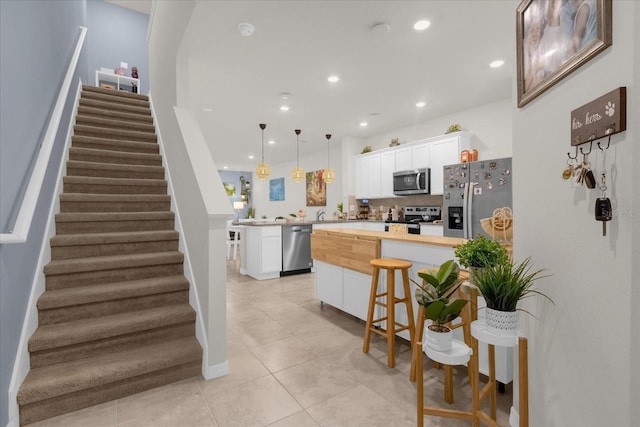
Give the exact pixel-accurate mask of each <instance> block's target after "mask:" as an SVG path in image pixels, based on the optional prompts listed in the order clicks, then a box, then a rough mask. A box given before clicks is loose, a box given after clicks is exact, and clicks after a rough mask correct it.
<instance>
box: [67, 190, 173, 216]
mask: <svg viewBox="0 0 640 427" xmlns="http://www.w3.org/2000/svg"><path fill="white" fill-rule="evenodd" d="M170 208H171V196H169V195H166V194H81V193H62V194H60V212H61V213H65V212H152V211H168V210H169V209H170Z"/></svg>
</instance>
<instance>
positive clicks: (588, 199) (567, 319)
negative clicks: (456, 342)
mask: <svg viewBox="0 0 640 427" xmlns="http://www.w3.org/2000/svg"><path fill="white" fill-rule="evenodd" d="M639 25H640V4H639V3H636V2H633V1H614V2H613V46H612V47H610V48H609V49H607V50H606V51H605V52H603V53H601V54H600V55H598V56H597V57H596V58H594V59H592V60H591V61H589V62H588V63H587V64H585V65H583V66H582V67H581V68H579V69H578V70H577V71H575V72H574V73H572V74H571V75H570V76H568V77H566V78H565V79H564V80H562V81H561V82H559V83H558V84H556V85H555V86H554V87H552V88H551V89H550V90H549V91H548V92H547V93H545V94H543V95H541V96H540V97H538V98H536V99H535V100H534V101H533V102H531V103H530V104H528V105H527V106H525V107H524V108H521V109H517V108H516V107H515V100H514V101H513V118H514V121H513V161H514V170H515V171H516V172H517V173H516V174H514V218H515V221H514V224H515V232H514V242H515V243H514V256H515V258H516V259H523V258H525V257H527V256H532V259H533V261H534V263H535V267H537V268H545V269H547V273H549V274H551V277H549V278H547V279H544V280H540V281H539V282H538V286H539V288H540V289H541V290H542V291H543V292H545V293H547V294H548V295H549V296H550V297H551V298H552V299H553V300H554V301H555V305H550V304H547V303H545V302H544V300H543V299H541V298H532V299H529V300H527V304H525V308H526V309H527V310H529V311H530V312H532V313H534V314H536V315H537V317H538V318H539V320H536V319H534V318H532V317H530V316H523V317H524V322H523V323H524V332H525V335H526V336H527V337H528V339H529V369H530V371H529V372H530V376H529V382H530V386H529V397H530V409H529V413H530V421H531V423H530V425H531V426H545V427H553V426H586V427H590V426H593V427H597V426H631V425H637V423H638V406H639V405H638V402H639V398H638V397H639V393H638V387H639V385H638V367H637V363H633V362H634V361H635V362H637V361H638V340H639V339H640V333H638V329H637V325H638V324H639V323H638V315H637V311H638V300H639V296H638V293H639V288H640V286H639V283H638V277H640V276H639V275H638V259H639V256H638V255H639V254H638V247H639V246H638V242H639V240H638V229H639V228H640V224H639V222H640V210H639V209H638V199H639V191H638V187H637V184H638V183H640V179H639V173H638V171H637V170H638V167H637V162H634V159H638V158H639V157H638V156H639V155H640V141H639V140H638V139H639V135H640V129H639V124H638V120H637V119H638V117H639V116H640V103H639V100H638V91H639V90H640V85H639V82H640V75H639V74H640V73H639V70H638V55H640V54H639V51H638V48H639V46H638V40H639V39H640V38H639V37H638V31H637V30H634V27H636V28H637V27H638V26H639ZM634 65H635V69H634ZM514 75H515V67H514ZM515 83H516V82H515V79H514V86H513V87H514V91H515ZM619 86H626V87H627V93H628V98H627V108H628V110H627V111H628V112H627V120H628V122H627V126H628V129H627V131H626V132H624V133H621V134H618V135H615V136H614V137H613V138H612V144H611V148H610V149H609V150H608V152H607V153H606V159H603V155H602V153H600V152H598V151H599V150H598V149H597V148H595V151H596V153H594V154H596V155H592V156H591V157H590V160H591V162H592V164H593V165H594V167H595V168H596V171H597V173H598V176H599V173H600V172H601V171H602V164H603V162H604V164H605V165H606V170H607V173H608V178H609V181H608V185H609V191H608V195H609V197H611V201H612V203H613V209H614V219H613V221H611V222H610V223H609V226H608V232H607V237H603V236H602V228H601V224H600V223H597V222H596V221H595V220H594V204H595V200H596V198H597V197H598V196H599V195H600V192H599V191H598V190H597V189H594V190H588V189H586V188H584V187H581V186H577V185H575V184H572V183H570V182H565V181H563V180H562V179H561V172H562V170H563V169H564V167H565V165H566V163H565V162H566V159H567V151H570V148H571V147H570V127H569V123H570V113H571V111H572V110H574V109H576V108H578V107H580V106H581V105H584V104H586V103H587V102H590V101H591V100H593V99H595V98H597V97H599V96H601V95H603V94H605V93H607V92H609V91H611V90H613V89H615V88H617V87H619ZM585 148H586V149H588V146H587V147H585ZM632 236H633V237H632ZM634 239H635V240H634ZM632 257H634V258H632ZM633 259H635V261H632V260H633ZM633 264H635V266H634V265H633ZM634 303H635V304H634ZM632 313H633V314H632ZM632 320H635V322H634V321H632ZM632 349H633V350H632ZM632 351H633V352H632ZM632 356H633V357H632ZM632 414H634V416H633V417H632ZM632 420H633V421H632Z"/></svg>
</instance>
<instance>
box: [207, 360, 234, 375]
mask: <svg viewBox="0 0 640 427" xmlns="http://www.w3.org/2000/svg"><path fill="white" fill-rule="evenodd" d="M225 375H229V362H228V361H227V360H225V361H224V362H222V363H218V364H217V365H213V366H207V367H206V369H205V372H204V374H203V375H202V376H203V377H204V379H205V380H212V379H214V378H218V377H223V376H225Z"/></svg>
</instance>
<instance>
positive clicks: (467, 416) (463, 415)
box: [422, 406, 474, 420]
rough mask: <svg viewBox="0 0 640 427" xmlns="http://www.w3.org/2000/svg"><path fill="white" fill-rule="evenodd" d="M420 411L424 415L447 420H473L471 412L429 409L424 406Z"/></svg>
mask: <svg viewBox="0 0 640 427" xmlns="http://www.w3.org/2000/svg"><path fill="white" fill-rule="evenodd" d="M422 411H423V412H424V413H425V414H426V415H438V416H441V417H447V418H456V419H459V420H473V418H474V417H473V412H469V411H460V410H458V409H444V408H431V407H429V406H425V407H424V408H423V409H422Z"/></svg>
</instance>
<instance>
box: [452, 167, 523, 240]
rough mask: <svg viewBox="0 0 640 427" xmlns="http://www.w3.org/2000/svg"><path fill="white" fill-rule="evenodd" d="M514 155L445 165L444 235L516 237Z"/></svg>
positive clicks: (494, 237)
mask: <svg viewBox="0 0 640 427" xmlns="http://www.w3.org/2000/svg"><path fill="white" fill-rule="evenodd" d="M512 181H513V171H512V169H511V157H507V158H503V159H493V160H482V161H478V162H471V163H459V164H454V165H446V166H444V192H443V212H442V217H443V219H444V235H445V236H448V237H462V238H465V239H471V238H474V237H476V236H477V235H478V234H482V235H484V236H485V237H490V238H492V239H494V240H498V241H511V240H513V212H512V210H511V209H512V200H513V199H512V194H511V188H512Z"/></svg>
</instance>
